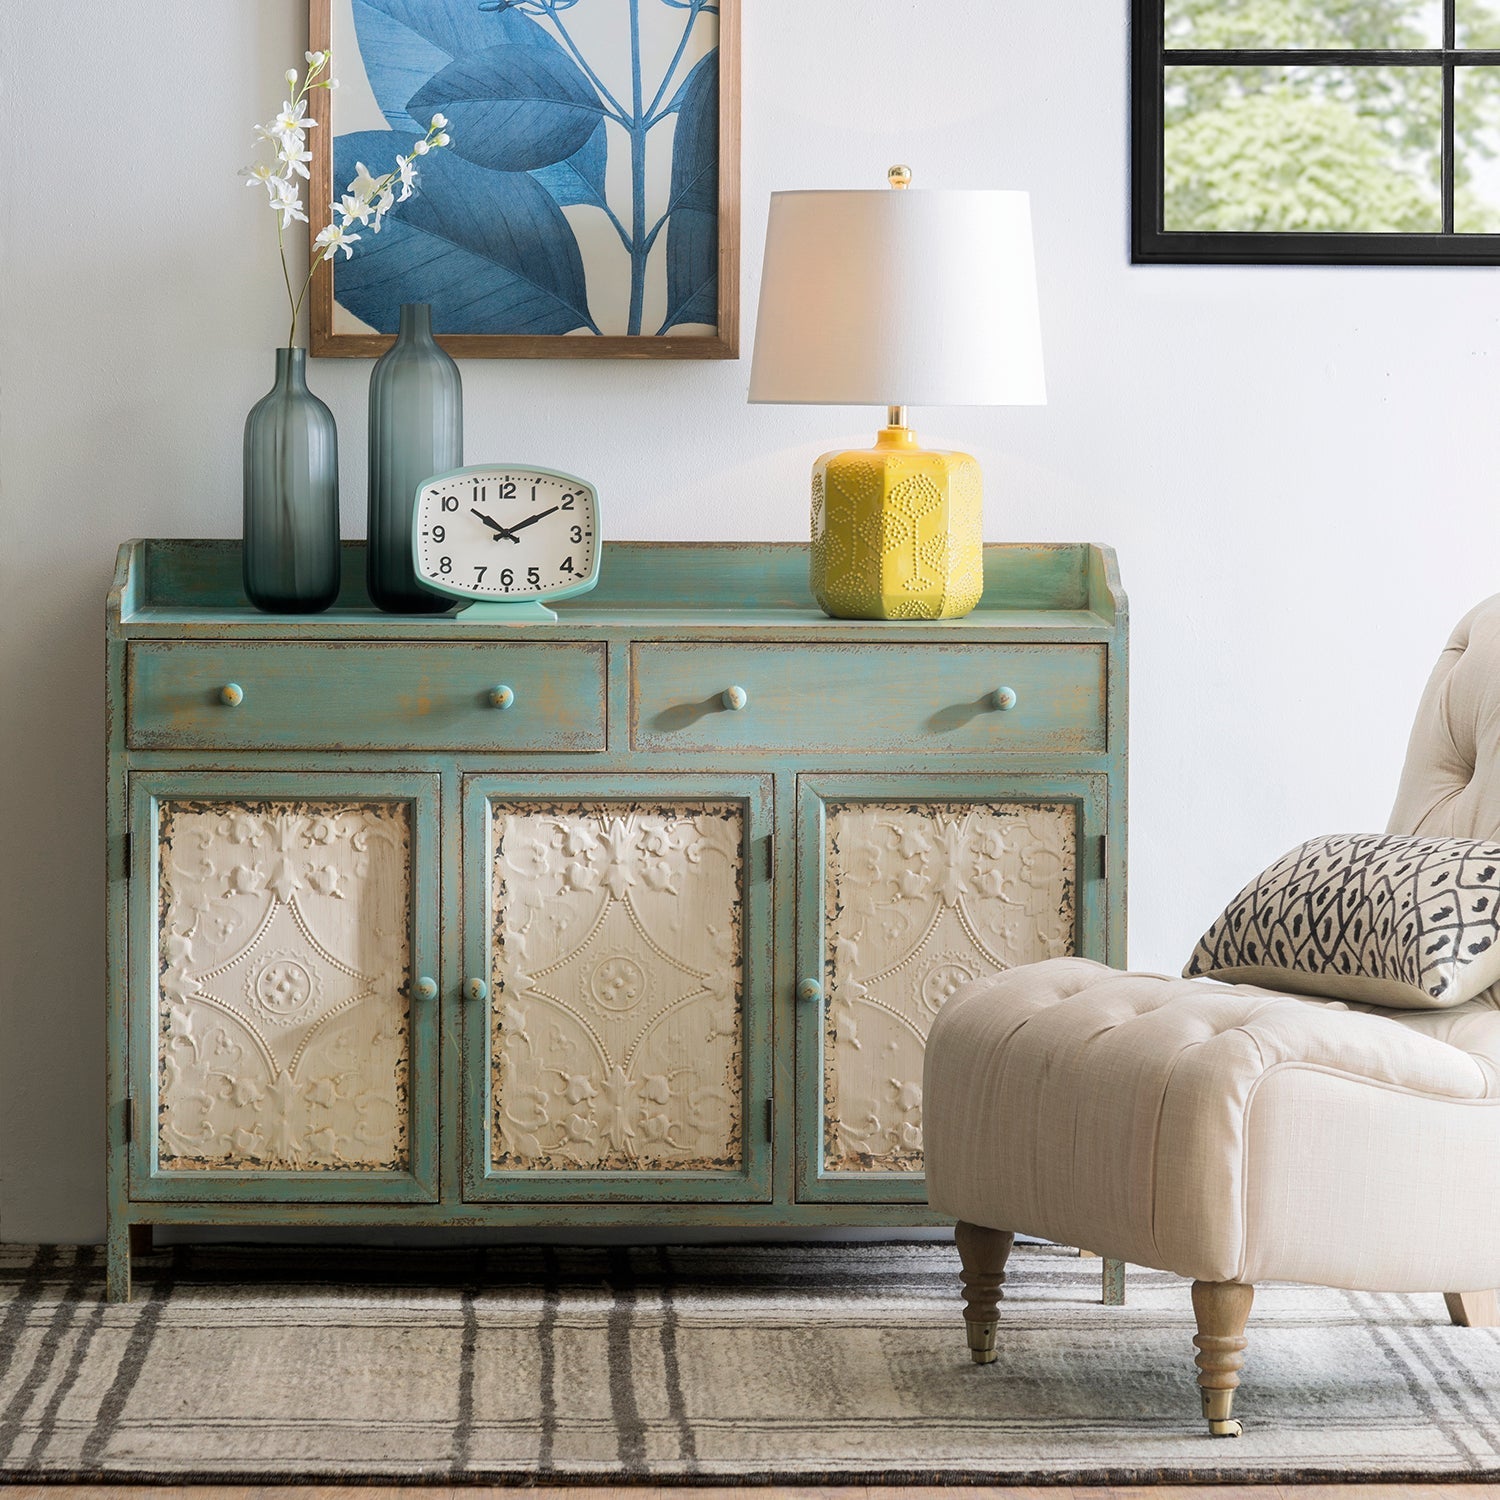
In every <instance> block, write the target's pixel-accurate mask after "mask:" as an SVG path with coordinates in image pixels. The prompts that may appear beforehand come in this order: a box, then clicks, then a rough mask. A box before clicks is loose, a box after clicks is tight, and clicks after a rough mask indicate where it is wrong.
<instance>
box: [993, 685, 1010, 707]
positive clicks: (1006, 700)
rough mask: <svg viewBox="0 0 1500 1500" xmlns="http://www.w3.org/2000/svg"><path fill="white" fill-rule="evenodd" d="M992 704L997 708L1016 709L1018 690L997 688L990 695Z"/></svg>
mask: <svg viewBox="0 0 1500 1500" xmlns="http://www.w3.org/2000/svg"><path fill="white" fill-rule="evenodd" d="M990 702H992V703H993V704H994V705H995V707H996V708H1002V709H1003V708H1014V707H1015V706H1016V690H1015V689H1014V688H1008V687H1003V688H996V689H995V691H994V692H993V693H992V694H991V695H990Z"/></svg>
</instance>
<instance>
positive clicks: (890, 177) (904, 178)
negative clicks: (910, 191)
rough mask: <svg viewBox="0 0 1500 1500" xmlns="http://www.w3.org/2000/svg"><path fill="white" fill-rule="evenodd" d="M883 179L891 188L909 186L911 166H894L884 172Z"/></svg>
mask: <svg viewBox="0 0 1500 1500" xmlns="http://www.w3.org/2000/svg"><path fill="white" fill-rule="evenodd" d="M885 180H886V181H887V182H888V183H890V185H891V186H892V187H893V188H907V187H910V186H911V168H910V167H902V166H895V167H892V168H891V170H890V171H889V172H887V173H886V174H885Z"/></svg>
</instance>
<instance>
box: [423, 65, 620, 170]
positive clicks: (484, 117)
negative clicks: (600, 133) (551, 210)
mask: <svg viewBox="0 0 1500 1500" xmlns="http://www.w3.org/2000/svg"><path fill="white" fill-rule="evenodd" d="M407 109H408V111H409V112H410V113H411V114H412V115H414V116H415V117H416V118H417V119H421V118H422V117H423V116H424V114H425V115H426V116H428V117H430V116H431V114H432V112H433V111H434V110H442V111H443V112H444V113H445V114H446V115H447V116H448V118H449V119H450V120H451V121H452V122H453V146H452V148H451V149H452V150H454V151H456V152H458V153H459V154H460V155H461V156H464V157H466V158H467V159H468V160H469V161H471V162H473V163H475V165H476V166H481V167H489V168H491V169H492V170H493V171H497V172H530V171H534V170H535V169H536V168H537V167H550V166H552V165H553V164H554V163H556V162H560V161H565V160H566V159H567V158H568V157H570V156H572V155H573V153H574V152H575V151H578V150H581V149H582V148H583V147H584V146H585V145H587V143H588V139H589V137H590V136H591V135H593V133H594V131H595V130H596V129H597V128H598V126H599V125H600V123H601V122H602V121H603V118H604V105H603V103H602V102H601V100H600V98H599V95H598V93H597V92H596V91H595V90H594V88H593V87H592V85H591V84H590V83H589V81H588V79H586V78H585V77H584V76H583V74H582V72H581V71H580V70H579V68H578V66H577V64H575V63H574V62H573V61H572V59H571V58H569V57H567V56H566V55H565V54H564V53H563V52H562V51H561V50H560V49H559V48H556V47H550V48H549V47H525V46H517V45H514V44H502V45H501V46H498V47H487V48H485V50H484V51H483V52H479V53H476V54H475V55H474V56H473V57H463V58H459V59H458V60H457V61H455V62H451V63H449V64H448V66H447V67H446V68H444V69H443V70H442V71H441V72H440V73H438V74H436V75H435V76H434V77H432V78H430V79H428V81H427V83H426V84H425V85H424V86H423V87H422V88H421V89H420V90H419V91H418V92H417V94H416V95H415V96H414V97H413V98H412V100H411V101H410V103H409V104H408V105H407Z"/></svg>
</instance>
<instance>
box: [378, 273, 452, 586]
mask: <svg viewBox="0 0 1500 1500" xmlns="http://www.w3.org/2000/svg"><path fill="white" fill-rule="evenodd" d="M463 461H464V391H463V381H462V380H461V379H460V378H459V373H458V366H457V365H456V364H455V363H454V362H453V361H452V360H451V359H450V358H449V357H448V355H447V354H445V353H444V352H443V350H442V349H440V348H439V347H438V345H437V341H436V340H435V339H434V338H433V336H432V309H431V307H429V306H428V304H427V303H425V302H408V303H405V304H403V306H402V308H401V328H400V332H399V333H398V334H397V335H396V342H395V343H394V344H393V345H392V346H391V348H389V349H388V350H386V352H385V353H384V354H382V355H381V356H380V358H379V359H378V360H376V362H375V368H374V369H373V370H372V371H371V372H370V525H369V537H370V541H369V550H368V552H367V553H366V562H365V571H366V580H367V582H368V585H369V590H370V598H371V599H373V600H374V602H375V603H376V604H377V605H379V606H380V608H381V609H385V610H390V611H391V612H392V613H393V614H401V615H418V614H421V615H425V614H436V613H439V612H440V611H442V610H446V609H451V608H452V607H453V601H452V600H451V599H449V598H448V597H446V596H445V595H443V594H434V593H431V592H429V591H428V590H427V589H424V588H423V587H422V586H421V584H420V583H418V582H417V575H416V571H415V569H414V568H413V566H412V548H411V521H412V511H413V508H414V506H415V504H416V498H417V490H418V488H419V487H420V486H421V484H422V482H423V481H424V480H427V479H431V478H432V476H433V475H434V474H443V473H446V472H447V471H448V470H449V469H457V468H459V467H461V466H462V464H463Z"/></svg>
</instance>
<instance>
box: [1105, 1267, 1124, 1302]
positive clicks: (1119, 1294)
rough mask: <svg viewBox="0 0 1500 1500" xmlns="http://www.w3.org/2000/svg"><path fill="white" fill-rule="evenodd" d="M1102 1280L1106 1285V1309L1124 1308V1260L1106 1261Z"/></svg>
mask: <svg viewBox="0 0 1500 1500" xmlns="http://www.w3.org/2000/svg"><path fill="white" fill-rule="evenodd" d="M1101 1279H1102V1281H1103V1284H1104V1305H1105V1306H1106V1307H1124V1306H1125V1262H1124V1261H1123V1260H1105V1262H1104V1266H1103V1271H1102V1277H1101Z"/></svg>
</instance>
